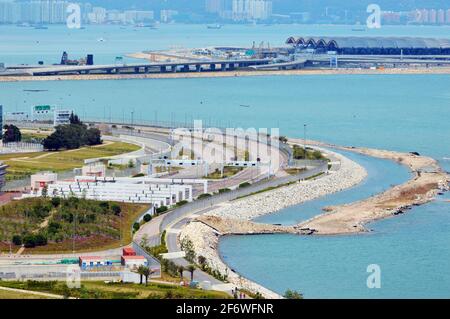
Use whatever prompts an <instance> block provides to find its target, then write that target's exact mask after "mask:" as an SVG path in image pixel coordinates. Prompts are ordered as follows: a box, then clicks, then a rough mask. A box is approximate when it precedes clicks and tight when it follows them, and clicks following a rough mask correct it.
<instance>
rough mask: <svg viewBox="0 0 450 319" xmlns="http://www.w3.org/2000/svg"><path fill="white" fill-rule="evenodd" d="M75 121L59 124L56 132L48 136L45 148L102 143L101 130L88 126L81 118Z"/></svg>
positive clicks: (77, 146)
mask: <svg viewBox="0 0 450 319" xmlns="http://www.w3.org/2000/svg"><path fill="white" fill-rule="evenodd" d="M73 122H74V123H72V122H71V124H66V125H58V126H57V127H56V128H55V132H53V134H51V135H50V136H48V137H47V138H46V139H45V140H44V142H43V145H44V148H45V149H48V150H59V149H61V148H65V149H77V148H80V147H81V146H84V145H98V144H101V143H102V139H101V132H100V130H98V129H96V128H89V129H88V128H87V126H86V125H84V124H82V123H81V122H80V121H79V119H77V118H75V119H74V120H73Z"/></svg>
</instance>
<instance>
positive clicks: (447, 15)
mask: <svg viewBox="0 0 450 319" xmlns="http://www.w3.org/2000/svg"><path fill="white" fill-rule="evenodd" d="M445 21H446V22H447V24H450V9H448V10H447V14H446V18H445Z"/></svg>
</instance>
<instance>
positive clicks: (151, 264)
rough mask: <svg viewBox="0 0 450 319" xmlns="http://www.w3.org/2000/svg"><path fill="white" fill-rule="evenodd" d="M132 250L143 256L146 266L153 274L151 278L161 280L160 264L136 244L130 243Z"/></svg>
mask: <svg viewBox="0 0 450 319" xmlns="http://www.w3.org/2000/svg"><path fill="white" fill-rule="evenodd" d="M132 245H133V249H134V250H135V251H136V253H137V254H138V255H140V256H144V257H145V258H146V259H147V262H148V266H149V267H150V268H151V269H152V270H154V271H155V272H154V273H153V274H152V276H151V278H161V263H160V262H159V260H158V259H156V258H155V257H153V256H152V255H150V254H149V253H147V251H146V250H145V249H144V248H142V247H141V246H140V245H139V244H138V243H136V242H134V241H133V243H132Z"/></svg>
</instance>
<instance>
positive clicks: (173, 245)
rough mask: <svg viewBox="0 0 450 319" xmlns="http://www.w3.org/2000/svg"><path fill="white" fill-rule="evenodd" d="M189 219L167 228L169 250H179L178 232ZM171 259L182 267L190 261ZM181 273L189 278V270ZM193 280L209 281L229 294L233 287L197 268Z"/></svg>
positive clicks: (206, 210) (208, 209)
mask: <svg viewBox="0 0 450 319" xmlns="http://www.w3.org/2000/svg"><path fill="white" fill-rule="evenodd" d="M214 208H215V207H211V208H207V209H204V210H202V211H201V212H199V213H198V214H205V213H207V212H208V211H210V210H212V209H214ZM189 221H190V218H184V219H182V220H180V221H179V222H177V223H175V224H174V225H173V226H172V227H171V228H169V229H168V232H167V235H166V245H167V249H168V251H169V252H177V251H181V248H180V246H179V244H178V233H179V230H181V229H182V228H183V227H184V226H185V225H186V224H187V223H189ZM172 261H173V262H174V263H175V264H177V265H180V266H183V267H187V266H189V265H190V263H189V262H188V261H187V260H186V259H184V258H176V259H172ZM183 275H184V276H185V277H187V278H190V276H191V274H190V272H188V271H185V272H184V273H183ZM194 280H196V281H198V282H202V281H209V282H210V283H211V285H212V287H213V289H214V290H222V291H225V292H227V293H229V294H231V290H232V289H233V288H234V287H233V285H231V284H226V285H224V283H223V282H222V281H220V280H218V279H216V278H214V277H213V276H211V275H210V274H208V273H206V272H204V271H202V270H201V269H198V268H197V269H196V271H195V272H194ZM217 288H219V289H217Z"/></svg>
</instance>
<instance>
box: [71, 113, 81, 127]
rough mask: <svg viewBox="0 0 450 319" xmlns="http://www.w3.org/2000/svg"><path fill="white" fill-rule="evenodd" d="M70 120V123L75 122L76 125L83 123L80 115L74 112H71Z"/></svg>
mask: <svg viewBox="0 0 450 319" xmlns="http://www.w3.org/2000/svg"><path fill="white" fill-rule="evenodd" d="M69 121H70V124H75V125H82V124H83V123H82V122H81V121H80V118H79V117H78V115H76V114H74V113H73V112H72V113H71V114H70V117H69Z"/></svg>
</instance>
